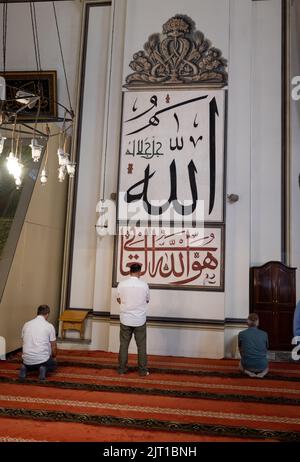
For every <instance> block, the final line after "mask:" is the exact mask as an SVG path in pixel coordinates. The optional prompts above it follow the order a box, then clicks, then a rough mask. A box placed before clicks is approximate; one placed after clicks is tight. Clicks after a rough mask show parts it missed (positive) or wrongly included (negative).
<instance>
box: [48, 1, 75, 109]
mask: <svg viewBox="0 0 300 462" xmlns="http://www.w3.org/2000/svg"><path fill="white" fill-rule="evenodd" d="M52 6H53V12H54V18H55V24H56V30H57V37H58V43H59V49H60V56H61V60H62V65H63V70H64V75H65V82H66V87H67V93H68V99H69V106H70V109H71V112H72V114H73V108H72V103H71V97H70V91H69V85H68V79H67V73H66V66H65V60H64V55H63V51H62V45H61V39H60V32H59V27H58V21H57V14H56V8H55V4H54V2H52Z"/></svg>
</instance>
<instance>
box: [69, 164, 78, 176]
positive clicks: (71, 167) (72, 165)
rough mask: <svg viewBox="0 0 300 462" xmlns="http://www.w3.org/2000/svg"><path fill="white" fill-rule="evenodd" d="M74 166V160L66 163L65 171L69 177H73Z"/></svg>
mask: <svg viewBox="0 0 300 462" xmlns="http://www.w3.org/2000/svg"><path fill="white" fill-rule="evenodd" d="M75 168H76V163H75V162H69V163H68V164H67V172H68V174H69V177H70V178H74V175H75Z"/></svg>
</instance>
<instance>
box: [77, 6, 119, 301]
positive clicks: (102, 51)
mask: <svg viewBox="0 0 300 462" xmlns="http://www.w3.org/2000/svg"><path fill="white" fill-rule="evenodd" d="M88 11H89V17H88V24H89V28H88V36H87V50H86V58H85V59H86V62H85V67H84V73H85V79H84V87H83V94H82V104H81V107H80V108H79V110H80V111H81V124H80V126H79V134H80V145H79V147H78V149H79V155H80V161H79V171H78V179H77V181H78V186H77V200H76V218H75V229H74V245H73V261H72V278H71V297H70V306H71V307H73V308H89V309H90V308H92V306H93V299H94V278H95V263H96V233H95V224H96V204H97V202H98V200H99V198H100V197H99V190H100V175H101V173H100V172H101V155H102V149H103V140H104V123H105V99H106V84H107V69H108V67H107V62H108V56H109V55H108V49H109V38H110V15H111V7H110V6H101V7H100V6H95V7H94V6H92V7H91V8H90V9H89V10H88Z"/></svg>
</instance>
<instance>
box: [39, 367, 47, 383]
mask: <svg viewBox="0 0 300 462" xmlns="http://www.w3.org/2000/svg"><path fill="white" fill-rule="evenodd" d="M45 380H46V368H45V366H40V370H39V381H40V382H45Z"/></svg>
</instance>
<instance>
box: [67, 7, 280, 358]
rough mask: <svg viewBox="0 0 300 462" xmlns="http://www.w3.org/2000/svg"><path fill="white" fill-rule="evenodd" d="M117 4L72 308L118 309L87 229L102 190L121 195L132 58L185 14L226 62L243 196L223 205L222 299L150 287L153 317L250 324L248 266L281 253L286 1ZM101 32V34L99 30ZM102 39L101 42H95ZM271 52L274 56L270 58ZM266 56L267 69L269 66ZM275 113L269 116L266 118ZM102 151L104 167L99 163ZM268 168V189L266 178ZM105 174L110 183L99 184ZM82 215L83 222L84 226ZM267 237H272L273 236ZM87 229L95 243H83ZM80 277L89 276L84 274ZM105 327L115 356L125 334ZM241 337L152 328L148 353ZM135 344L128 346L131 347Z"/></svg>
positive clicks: (101, 255)
mask: <svg viewBox="0 0 300 462" xmlns="http://www.w3.org/2000/svg"><path fill="white" fill-rule="evenodd" d="M113 3H114V4H113V7H112V15H113V26H114V27H113V32H112V33H113V40H112V49H111V67H109V75H110V78H109V81H108V82H106V92H107V93H106V94H108V102H107V106H106V110H105V119H104V121H103V125H104V127H105V128H104V132H103V136H102V135H101V134H100V133H98V132H99V124H94V125H93V127H91V125H89V129H90V130H93V131H94V136H95V134H96V136H98V139H99V143H100V142H101V136H102V148H101V149H100V150H99V152H100V155H102V160H101V161H99V159H98V157H97V156H98V151H95V150H93V153H92V154H91V156H92V157H91V158H90V160H91V159H94V162H96V164H94V165H101V167H100V173H99V171H98V175H99V179H98V196H97V193H96V188H94V187H93V188H91V186H90V183H89V182H90V177H89V175H88V174H85V175H84V176H82V183H81V186H80V191H81V192H80V194H82V195H83V196H84V197H82V198H80V200H82V204H84V205H85V207H88V211H86V215H84V216H83V215H81V216H80V219H78V227H77V228H76V230H77V231H76V232H78V233H79V234H78V241H77V243H80V240H81V239H83V240H82V243H81V244H80V245H79V246H75V247H74V248H75V250H76V252H77V255H78V260H77V268H81V270H80V273H81V274H80V275H77V276H75V277H77V279H76V282H74V285H73V286H72V297H73V298H71V300H72V305H73V306H75V304H74V303H75V301H76V306H77V301H78V300H80V305H79V306H80V307H91V305H92V307H93V309H94V310H95V311H110V312H111V313H112V314H117V313H118V306H117V304H116V301H115V289H113V290H111V270H112V265H113V239H112V238H109V237H105V238H103V239H98V240H96V238H95V235H94V236H92V231H91V228H92V227H93V226H94V224H95V220H96V214H95V207H96V203H97V200H98V199H99V198H100V197H101V195H102V193H103V190H104V197H105V198H110V194H111V193H113V192H116V191H117V178H118V159H119V137H120V119H121V90H122V88H121V85H122V82H124V80H125V77H126V75H127V74H129V73H130V72H131V70H130V68H129V67H128V65H129V62H130V61H131V59H132V55H133V54H134V53H135V52H136V51H138V50H140V49H142V48H143V45H144V43H145V42H146V41H147V39H148V36H149V35H150V34H151V33H153V32H161V27H162V24H163V23H164V22H166V20H168V19H169V18H170V17H171V16H172V15H174V14H177V13H181V14H187V15H188V16H190V17H192V19H193V20H194V21H195V23H196V28H197V29H198V30H202V31H203V32H204V33H205V35H206V36H207V37H208V38H209V39H210V40H211V41H212V43H213V45H214V46H216V47H219V48H221V49H222V51H223V55H224V56H225V58H228V65H229V90H228V142H227V192H228V193H236V194H239V196H240V200H239V202H237V203H236V204H232V205H231V204H227V206H226V253H225V262H226V269H225V271H226V272H225V293H208V292H201V291H199V292H192V291H174V290H173V291H163V290H152V291H151V304H150V307H149V315H150V316H166V317H185V318H186V317H190V318H198V319H203V318H208V319H220V320H224V318H225V317H226V318H238V319H244V318H246V317H247V315H248V310H249V267H250V264H251V263H252V262H255V263H257V262H260V261H264V259H266V258H268V259H269V258H274V259H276V258H277V257H278V255H279V252H280V231H279V227H278V226H277V225H278V222H279V221H278V220H279V217H280V207H279V206H278V205H276V204H273V203H272V205H271V207H270V200H273V197H275V198H277V197H278V194H279V193H278V184H280V179H279V172H280V170H279V169H280V167H279V165H278V157H279V153H280V147H279V144H280V131H281V127H280V104H279V102H278V100H277V99H276V96H277V90H278V86H280V52H281V48H280V46H278V43H279V42H280V8H279V4H280V1H279V0H274V1H273V0H268V1H267V0H266V1H261V2H252V1H251V0H224V1H223V0H201V1H200V0H187V1H186V2H184V3H183V2H182V1H180V0H172V1H166V0H165V1H164V2H161V1H158V0H152V1H151V2H148V1H146V0H127V2H125V1H120V0H119V1H117V2H113ZM126 7H127V8H126ZM216 12H217V14H216ZM95 31H96V29H95ZM97 32H98V33H99V34H100V35H101V34H102V31H101V30H100V29H99V30H97ZM98 37H99V36H98ZM98 40H99V38H98ZM96 41H97V36H95V39H94V42H96ZM261 45H262V46H261ZM270 49H271V57H269V56H268V51H270ZM89 51H90V52H91V62H92V60H93V58H92V55H94V54H95V53H96V54H97V48H95V47H91V48H90V49H89ZM92 52H93V53H92ZM267 56H268V66H269V67H270V69H268V70H266V69H265V68H266V63H265V60H266V58H267ZM269 60H271V63H270V62H269ZM99 65H100V62H99V61H97V60H96V61H93V63H92V65H91V69H90V72H97V69H98V70H99ZM262 65H264V67H263V70H261V66H262ZM97 66H98V67H97ZM273 73H279V76H278V74H276V76H275V77H274V79H273V81H272V82H271V84H270V82H269V79H270V78H271V75H273ZM103 85H104V83H103ZM86 91H87V94H88V92H89V91H90V92H91V93H92V88H89V89H87V90H86ZM84 114H85V116H86V117H87V120H88V121H89V122H90V124H92V123H93V117H90V114H91V113H90V111H89V110H87V109H86V110H85V111H84ZM270 114H272V118H273V120H272V121H270V120H268V121H266V120H265V119H267V118H270ZM261 125H262V127H263V129H262V128H261ZM264 133H266V136H265V135H264ZM105 155H106V162H104V157H103V156H105ZM97 162H99V163H97ZM80 168H81V167H80ZM260 168H262V171H260ZM266 172H268V182H267V184H265V183H264V182H263V180H264V175H265V174H266ZM80 175H81V173H80ZM103 176H104V177H105V187H104V185H103V182H101V178H102V179H103ZM278 181H279V183H278ZM89 188H91V189H89ZM257 188H258V191H259V193H258V192H257ZM269 207H270V209H269ZM84 217H86V222H87V223H85V224H84V225H83V223H84ZM93 217H94V218H93ZM270 227H271V231H270ZM273 228H276V229H273ZM270 232H271V233H272V239H269V236H270ZM82 233H83V236H81V234H82ZM84 233H87V234H88V235H89V236H90V238H88V239H87V235H86V236H84ZM273 235H274V240H273ZM269 241H271V242H269ZM80 246H81V247H80ZM80 248H82V250H83V252H85V257H84V258H82V255H80ZM93 251H94V255H93ZM89 265H90V266H89ZM84 271H86V272H87V273H86V275H83V272H84ZM74 281H75V280H74ZM91 281H92V282H91ZM74 294H76V297H75V295H74ZM96 324H97V325H96ZM94 326H95V327H94ZM108 326H109V325H108V323H106V322H105V323H104V322H103V321H94V323H93V332H92V345H93V347H101V348H104V349H109V350H110V351H117V350H118V345H119V339H118V331H119V328H118V326H117V325H116V324H112V325H111V326H110V327H108ZM238 331H239V328H237V329H228V330H227V332H226V338H225V339H224V332H223V331H222V330H221V331H214V330H212V329H209V328H205V327H203V329H201V332H200V331H199V330H197V329H195V330H193V331H191V330H190V329H187V328H186V327H184V326H182V327H180V328H179V327H178V328H176V329H175V328H172V329H169V328H163V327H161V326H155V327H154V326H151V328H150V332H149V335H148V344H149V352H150V353H152V354H162V355H163V354H171V355H172V354H174V355H175V354H176V355H183V356H184V355H186V356H201V355H204V356H206V357H221V356H222V355H224V344H225V345H226V350H230V348H231V340H232V338H234V336H235V335H236V334H237V332H238ZM191 332H192V333H191ZM179 337H180V339H181V341H180V342H178V338H179ZM216 338H217V340H216ZM134 348H135V347H134V345H132V346H131V351H133V350H134Z"/></svg>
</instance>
